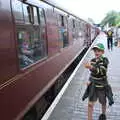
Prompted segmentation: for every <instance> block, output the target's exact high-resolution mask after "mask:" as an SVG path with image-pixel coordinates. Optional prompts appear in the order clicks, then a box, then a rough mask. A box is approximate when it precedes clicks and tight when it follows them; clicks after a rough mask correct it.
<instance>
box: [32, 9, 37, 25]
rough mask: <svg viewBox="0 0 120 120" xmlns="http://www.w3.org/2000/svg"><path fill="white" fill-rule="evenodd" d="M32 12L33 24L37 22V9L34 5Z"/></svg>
mask: <svg viewBox="0 0 120 120" xmlns="http://www.w3.org/2000/svg"><path fill="white" fill-rule="evenodd" d="M33 13H34V24H38V10H37V8H36V7H33Z"/></svg>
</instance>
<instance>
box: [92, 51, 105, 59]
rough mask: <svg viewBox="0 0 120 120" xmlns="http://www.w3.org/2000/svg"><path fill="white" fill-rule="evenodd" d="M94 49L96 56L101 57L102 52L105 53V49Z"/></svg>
mask: <svg viewBox="0 0 120 120" xmlns="http://www.w3.org/2000/svg"><path fill="white" fill-rule="evenodd" d="M93 51H94V54H95V57H96V58H99V57H101V55H102V54H104V51H102V50H99V49H94V50H93Z"/></svg>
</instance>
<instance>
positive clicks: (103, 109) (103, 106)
mask: <svg viewBox="0 0 120 120" xmlns="http://www.w3.org/2000/svg"><path fill="white" fill-rule="evenodd" d="M101 107H102V113H103V114H105V113H106V104H103V105H102V104H101Z"/></svg>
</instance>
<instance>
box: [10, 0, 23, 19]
mask: <svg viewBox="0 0 120 120" xmlns="http://www.w3.org/2000/svg"><path fill="white" fill-rule="evenodd" d="M12 10H13V14H14V17H15V20H16V21H24V16H23V9H22V2H20V1H18V0H14V2H12Z"/></svg>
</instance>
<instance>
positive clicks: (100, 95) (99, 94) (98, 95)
mask: <svg viewBox="0 0 120 120" xmlns="http://www.w3.org/2000/svg"><path fill="white" fill-rule="evenodd" d="M97 99H98V100H99V102H100V103H101V104H102V105H105V104H106V93H105V89H104V88H97V87H96V88H95V92H94V95H93V96H92V97H89V101H90V102H96V101H97Z"/></svg>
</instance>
